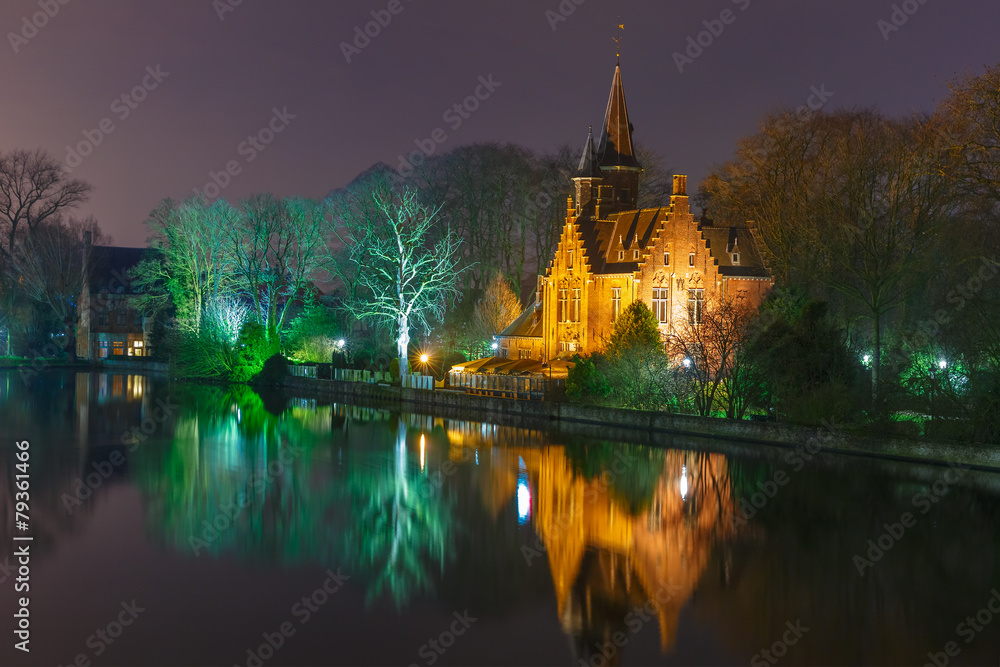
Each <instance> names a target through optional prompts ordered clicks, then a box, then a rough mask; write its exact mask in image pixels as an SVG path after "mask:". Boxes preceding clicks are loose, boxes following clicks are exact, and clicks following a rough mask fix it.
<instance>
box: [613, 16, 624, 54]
mask: <svg viewBox="0 0 1000 667" xmlns="http://www.w3.org/2000/svg"><path fill="white" fill-rule="evenodd" d="M621 19H622V17H620V16H619V17H618V20H619V21H621ZM624 29H625V24H624V23H619V24H618V36H617V37H612V38H611V39H612V40H613V41H614V43H615V52H616V53H615V61H616V62H617V61H620V60H621V57H622V31H623V30H624Z"/></svg>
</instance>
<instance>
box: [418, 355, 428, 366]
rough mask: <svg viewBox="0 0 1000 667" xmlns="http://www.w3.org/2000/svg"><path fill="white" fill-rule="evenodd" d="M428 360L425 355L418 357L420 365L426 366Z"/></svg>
mask: <svg viewBox="0 0 1000 667" xmlns="http://www.w3.org/2000/svg"><path fill="white" fill-rule="evenodd" d="M429 358H430V357H428V356H427V355H426V354H421V355H420V363H422V364H426V363H427V360H428V359H429Z"/></svg>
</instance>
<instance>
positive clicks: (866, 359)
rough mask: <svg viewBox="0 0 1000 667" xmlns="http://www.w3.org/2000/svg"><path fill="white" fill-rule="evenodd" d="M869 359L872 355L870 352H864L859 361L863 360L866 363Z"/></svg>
mask: <svg viewBox="0 0 1000 667" xmlns="http://www.w3.org/2000/svg"><path fill="white" fill-rule="evenodd" d="M871 360H872V355H870V354H866V355H865V356H863V357H861V361H863V362H865V363H866V364H867V363H868V362H870V361H871Z"/></svg>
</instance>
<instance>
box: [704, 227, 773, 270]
mask: <svg viewBox="0 0 1000 667" xmlns="http://www.w3.org/2000/svg"><path fill="white" fill-rule="evenodd" d="M701 235H702V236H703V237H704V238H705V240H706V241H708V247H709V252H711V253H712V257H713V258H714V259H715V262H716V265H717V266H718V267H719V273H720V274H721V275H723V276H730V277H757V278H769V277H770V275H771V274H770V273H769V272H768V270H767V267H766V266H764V258H763V257H761V254H760V252H759V251H758V250H757V245H756V244H755V243H754V240H753V232H751V231H750V230H749V229H748V228H746V227H707V226H703V227H702V228H701ZM734 246H735V247H736V250H737V252H739V254H740V263H739V264H734V263H733V256H732V252H733V248H734Z"/></svg>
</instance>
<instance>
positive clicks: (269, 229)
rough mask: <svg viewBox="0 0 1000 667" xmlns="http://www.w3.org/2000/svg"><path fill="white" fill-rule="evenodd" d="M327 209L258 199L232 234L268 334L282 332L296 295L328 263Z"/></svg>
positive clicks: (238, 263)
mask: <svg viewBox="0 0 1000 667" xmlns="http://www.w3.org/2000/svg"><path fill="white" fill-rule="evenodd" d="M325 210H326V209H325V207H324V206H323V205H322V204H320V203H318V202H315V201H310V200H305V199H290V200H289V199H285V200H282V199H277V198H276V197H274V196H273V195H271V194H259V195H254V196H253V197H250V198H249V199H246V200H244V201H243V202H242V203H241V206H240V209H239V211H238V212H237V215H236V218H235V224H234V225H232V226H231V227H229V228H228V230H227V233H228V235H229V243H230V244H231V246H232V252H233V258H234V265H235V269H236V273H237V275H238V276H239V278H240V283H241V285H240V287H241V291H243V292H245V293H246V294H247V295H249V297H250V299H251V300H252V302H253V304H254V312H255V315H256V317H257V318H258V319H259V321H260V322H261V324H263V325H264V326H265V328H266V330H267V331H268V335H271V334H272V333H280V332H281V328H282V326H283V325H284V323H285V319H286V317H287V314H288V311H289V308H290V306H291V305H292V303H293V302H294V299H295V296H296V295H297V294H298V293H299V292H300V290H302V289H303V288H305V287H306V285H307V284H308V282H309V280H310V279H311V278H312V277H314V275H315V273H316V271H317V270H318V269H319V267H320V265H321V263H322V261H323V257H324V256H325V250H326V245H325V243H324V238H323V231H324V228H325V227H326V216H325Z"/></svg>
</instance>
